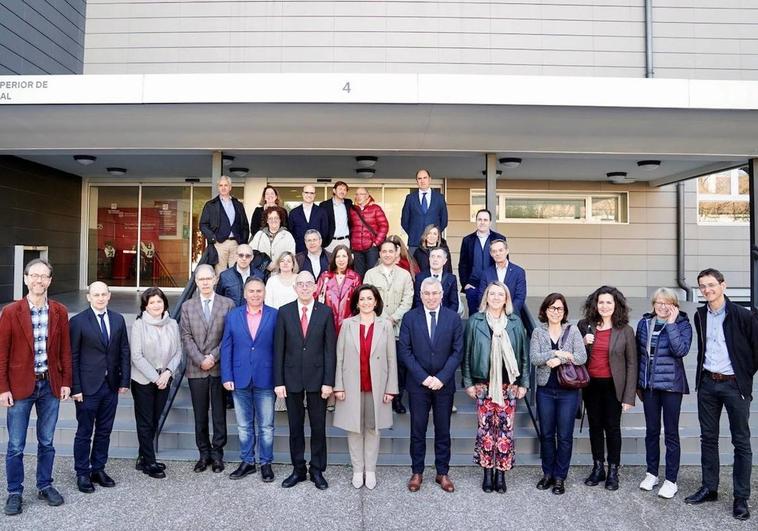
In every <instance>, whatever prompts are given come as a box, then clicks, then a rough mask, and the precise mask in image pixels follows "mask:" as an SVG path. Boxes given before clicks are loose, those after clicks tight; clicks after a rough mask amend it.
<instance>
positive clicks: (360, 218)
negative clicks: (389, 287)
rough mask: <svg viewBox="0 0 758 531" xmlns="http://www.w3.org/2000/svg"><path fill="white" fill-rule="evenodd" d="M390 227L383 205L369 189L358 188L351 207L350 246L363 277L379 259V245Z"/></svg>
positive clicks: (356, 269) (358, 271) (356, 267)
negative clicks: (378, 202) (372, 195)
mask: <svg viewBox="0 0 758 531" xmlns="http://www.w3.org/2000/svg"><path fill="white" fill-rule="evenodd" d="M389 228H390V225H389V223H388V222H387V216H385V215H384V210H382V207H380V206H379V205H377V204H376V203H375V202H374V198H373V197H371V195H369V193H368V190H366V189H365V188H358V189H357V190H356V191H355V204H354V205H353V208H351V209H350V248H351V249H352V250H353V253H354V255H355V271H356V272H357V273H358V274H359V275H360V276H361V277H363V275H365V274H366V271H368V270H369V269H371V268H372V267H374V266H375V265H376V262H377V261H378V260H379V246H380V245H381V244H382V242H383V241H384V238H386V237H387V231H389Z"/></svg>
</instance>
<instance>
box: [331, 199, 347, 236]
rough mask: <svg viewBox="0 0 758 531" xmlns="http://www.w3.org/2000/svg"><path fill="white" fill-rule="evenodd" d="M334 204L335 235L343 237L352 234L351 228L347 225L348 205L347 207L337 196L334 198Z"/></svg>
mask: <svg viewBox="0 0 758 531" xmlns="http://www.w3.org/2000/svg"><path fill="white" fill-rule="evenodd" d="M333 204H334V234H333V235H332V236H334V237H335V238H342V237H344V236H350V228H349V227H348V226H347V207H345V202H344V201H339V199H337V198H336V197H335V198H334V200H333Z"/></svg>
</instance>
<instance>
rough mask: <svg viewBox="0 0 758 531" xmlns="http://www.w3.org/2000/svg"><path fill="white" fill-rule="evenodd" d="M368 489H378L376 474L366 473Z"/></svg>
mask: <svg viewBox="0 0 758 531" xmlns="http://www.w3.org/2000/svg"><path fill="white" fill-rule="evenodd" d="M366 488H367V489H369V490H374V488H376V473H375V472H366Z"/></svg>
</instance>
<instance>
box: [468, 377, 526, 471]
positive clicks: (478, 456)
mask: <svg viewBox="0 0 758 531" xmlns="http://www.w3.org/2000/svg"><path fill="white" fill-rule="evenodd" d="M487 389H488V387H487V384H476V396H477V400H476V408H477V417H478V420H479V428H478V429H477V431H476V443H475V445H474V463H476V464H477V465H479V466H481V467H482V468H495V469H496V470H510V469H511V468H512V467H513V458H514V454H515V447H514V444H513V442H514V441H513V419H514V416H515V414H516V390H517V387H516V386H515V385H503V397H504V398H505V404H504V405H503V406H500V405H498V404H496V403H494V402H493V401H492V399H491V398H489V397H487Z"/></svg>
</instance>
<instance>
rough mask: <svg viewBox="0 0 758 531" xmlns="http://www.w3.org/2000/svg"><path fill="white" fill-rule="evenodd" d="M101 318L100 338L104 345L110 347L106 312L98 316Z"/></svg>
mask: <svg viewBox="0 0 758 531" xmlns="http://www.w3.org/2000/svg"><path fill="white" fill-rule="evenodd" d="M97 316H98V317H99V318H100V337H101V339H102V340H103V344H104V345H108V328H107V327H106V326H105V312H103V313H99V314H97Z"/></svg>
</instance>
